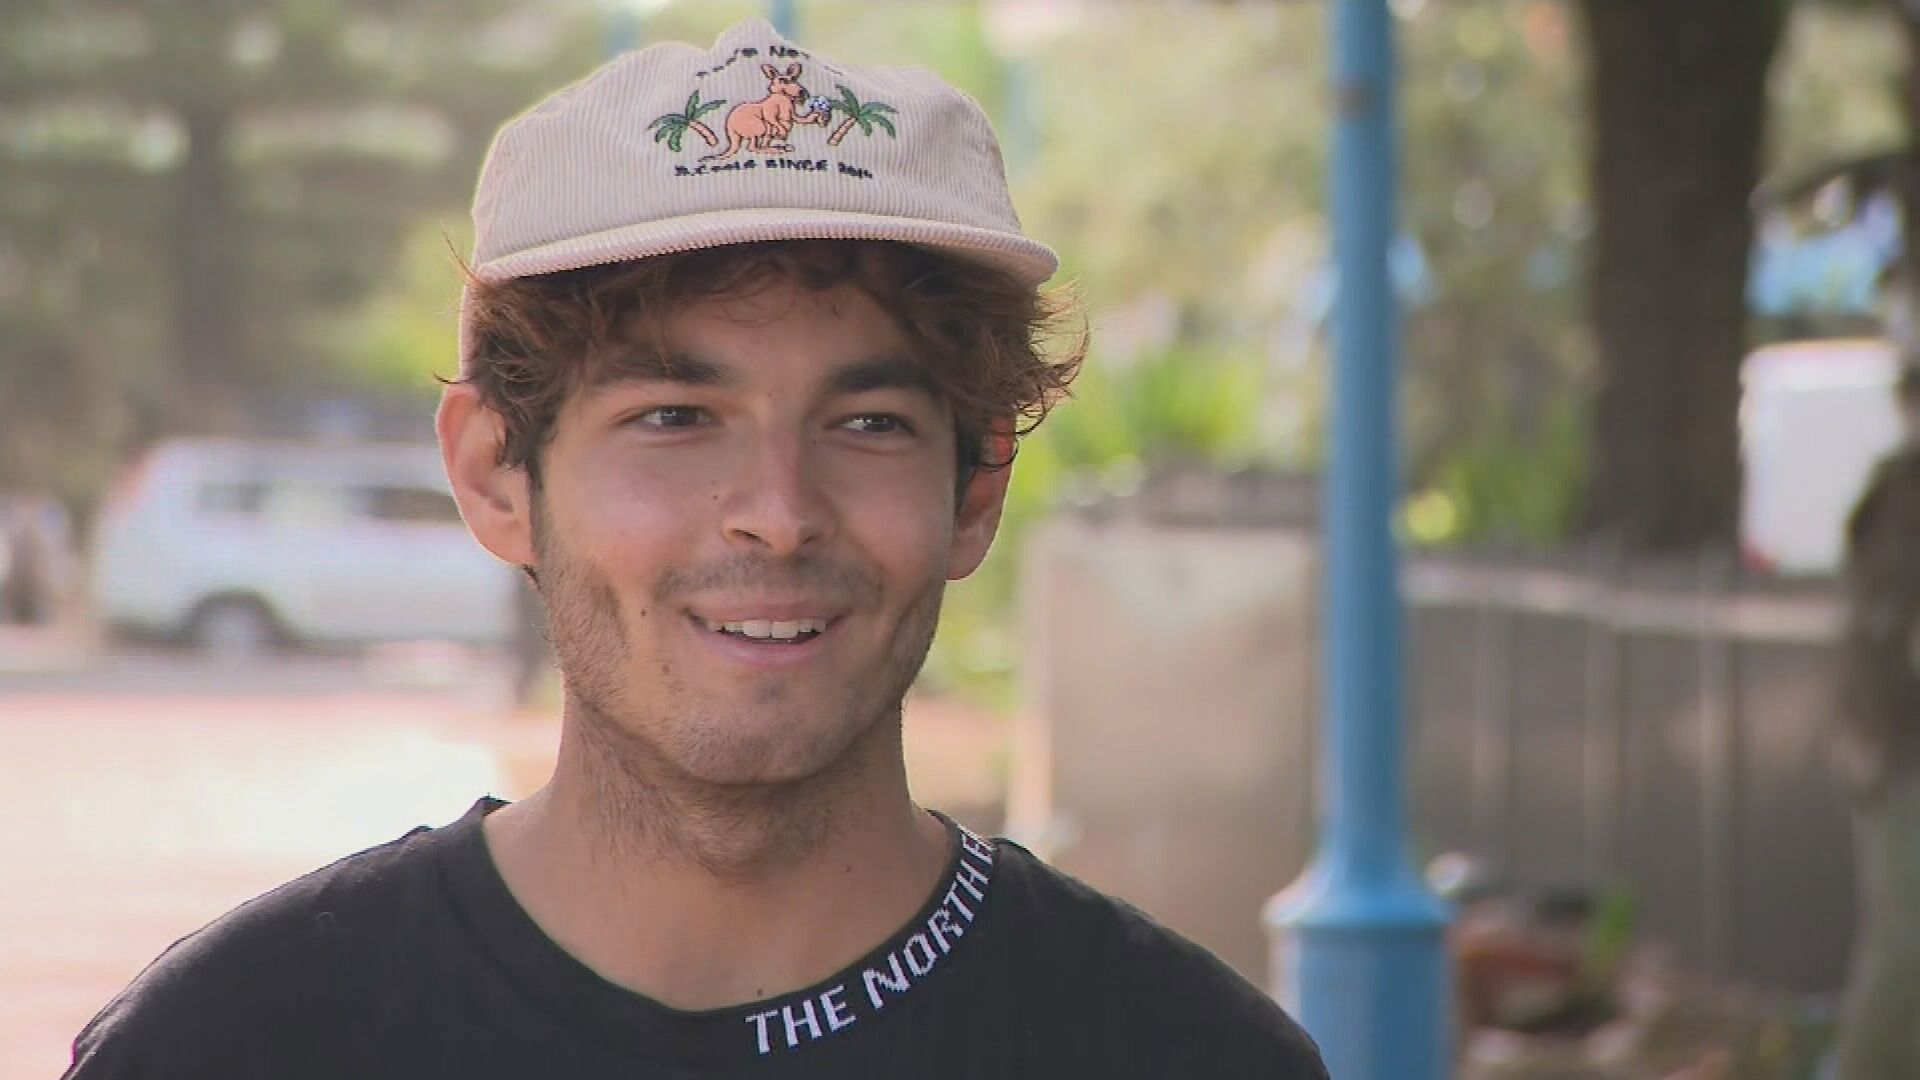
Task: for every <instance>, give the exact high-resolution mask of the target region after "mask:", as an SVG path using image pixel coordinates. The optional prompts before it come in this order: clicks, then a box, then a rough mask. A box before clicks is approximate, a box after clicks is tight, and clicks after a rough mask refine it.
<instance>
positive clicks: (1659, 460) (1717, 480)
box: [1580, 0, 1789, 550]
mask: <svg viewBox="0 0 1920 1080" xmlns="http://www.w3.org/2000/svg"><path fill="white" fill-rule="evenodd" d="M1788 4H1789V0H1701V2H1700V3H1696V4H1692V5H1689V6H1688V7H1687V9H1686V12H1685V14H1684V15H1683V16H1676V14H1675V11H1674V8H1673V7H1672V5H1670V4H1666V3H1663V2H1661V0H1582V3H1581V5H1580V9H1581V12H1582V14H1583V16H1584V21H1585V25H1586V33H1587V38H1588V44H1589V52H1590V55H1591V65H1592V75H1591V86H1592V89H1591V98H1592V111H1591V114H1590V115H1591V116H1592V124H1593V129H1592V143H1591V148H1592V149H1591V153H1590V157H1589V163H1590V168H1591V175H1592V185H1593V198H1594V205H1595V214H1596V220H1595V236H1594V263H1593V283H1592V317H1593V322H1594V327H1595V331H1596V334H1597V336H1598V342H1599V347H1600V357H1601V365H1600V371H1601V375H1600V385H1599V393H1598V400H1597V402H1596V406H1595V413H1594V417H1595V419H1594V438H1595V452H1594V454H1593V459H1592V462H1593V468H1592V479H1591V484H1592V486H1591V489H1590V492H1589V499H1590V501H1589V505H1588V509H1589V515H1590V519H1591V524H1592V525H1593V526H1594V527H1595V528H1596V529H1598V530H1601V531H1604V532H1607V533H1609V534H1611V535H1613V536H1614V537H1615V538H1616V539H1617V540H1619V541H1620V542H1621V543H1622V544H1624V545H1626V546H1628V547H1630V548H1634V549H1640V550H1662V549H1688V548H1694V547H1698V546H1700V545H1704V544H1709V543H1714V542H1729V541H1731V540H1732V539H1733V537H1734V532H1735V528H1736V524H1737V520H1738V512H1739V500H1740V469H1739V436H1738V427H1737V423H1736V417H1737V412H1738V407H1739V396H1740V395H1739V366H1740V359H1741V357H1742V355H1743V354H1744V352H1745V343H1746V304H1745V284H1746V272H1747V255H1748V249H1749V246H1750V244H1751V240H1752V231H1753V230H1752V218H1751V215H1750V213H1749V210H1748V205H1749V198H1750V196H1751V194H1752V192H1753V190H1754V188H1755V187H1756V185H1757V182H1758V179H1759V170H1760V163H1761V151H1762V135H1763V132H1764V128H1765V120H1766V104H1767V95H1766V85H1767V72H1768V69H1769V67H1770V65H1771V63H1772V60H1773V56H1774V52H1775V50H1776V48H1777V46H1778V44H1779V41H1780V38H1781V32H1782V29H1783V28H1784V26H1785V23H1786V17H1787V11H1788Z"/></svg>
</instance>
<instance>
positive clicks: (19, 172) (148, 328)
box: [0, 0, 600, 483]
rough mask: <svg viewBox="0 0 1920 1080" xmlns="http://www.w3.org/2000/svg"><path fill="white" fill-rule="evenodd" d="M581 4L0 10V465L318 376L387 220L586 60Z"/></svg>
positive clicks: (287, 3) (431, 192) (114, 437)
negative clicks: (18, 385)
mask: <svg viewBox="0 0 1920 1080" xmlns="http://www.w3.org/2000/svg"><path fill="white" fill-rule="evenodd" d="M587 14H590V9H586V8H584V7H578V6H575V7H561V8H558V9H539V8H534V7H531V6H528V5H521V4H515V3H512V2H510V0H472V2H467V3H461V4H449V3H444V2H439V0H377V2H376V0H343V2H338V3H314V2H312V0H276V2H272V3H265V4H240V3H234V2H229V0H222V2H219V3H211V4H186V5H181V4H167V5H136V6H132V7H129V6H127V5H124V4H118V3H113V2H111V0H61V2H58V3H55V2H54V0H19V2H15V3H9V4H6V5H0V173H4V175H5V176H6V182H5V183H4V184H0V384H6V383H10V382H13V381H16V380H22V379H26V380H29V381H31V382H33V383H34V384H35V386H36V395H35V396H16V395H6V394H0V432H4V433H5V435H4V437H5V439H6V446H5V450H6V452H5V453H0V471H4V472H6V473H10V474H12V475H11V477H10V478H11V479H13V480H14V481H16V482H37V483H45V482H48V481H49V480H50V479H51V478H50V477H49V476H48V475H47V465H46V464H45V462H44V460H42V459H43V458H44V457H45V456H47V455H53V456H58V455H60V454H63V453H72V454H78V455H83V456H84V455H87V454H94V453H100V452H102V449H103V444H104V445H105V447H107V448H110V449H108V450H107V451H106V452H108V453H111V452H112V450H116V449H119V446H118V445H117V444H118V443H120V442H121V441H122V440H123V439H124V438H127V437H129V436H139V435H145V434H150V433H152V432H153V431H155V430H187V431H193V430H221V429H227V430H236V429H245V428H247V427H249V426H250V420H249V416H250V414H251V413H252V412H253V411H254V410H255V409H256V408H257V407H258V404H259V401H260V400H261V397H262V392H263V391H268V390H272V389H274V388H278V387H286V386H301V385H305V384H307V383H308V381H309V379H310V378H311V377H314V376H316V375H319V376H320V377H322V378H324V377H325V376H324V368H325V364H326V361H327V360H328V359H329V350H328V343H329V338H330V336H331V335H332V334H333V333H334V329H335V326H336V324H337V322H338V321H339V320H340V319H341V318H343V317H344V316H345V315H346V314H347V313H349V312H351V311H352V310H353V309H354V308H355V306H356V305H358V304H360V303H361V302H363V301H364V300H365V299H366V298H367V297H368V296H369V295H370V294H371V293H372V292H373V291H374V290H375V289H376V288H377V287H378V286H379V285H380V284H381V283H382V282H383V281H385V280H386V278H387V276H388V273H389V269H390V267H391V265H392V264H393V263H394V262H395V261H396V259H397V258H398V257H399V255H400V253H401V248H402V244H403V243H404V241H405V238H406V236H407V235H408V231H409V226H410V225H411V224H412V223H413V222H414V221H415V220H417V219H418V218H420V217H421V216H422V215H423V214H426V213H430V212H434V211H444V210H447V209H450V208H457V207H459V206H460V205H461V204H463V203H464V201H465V199H466V196H467V193H468V192H469V191H470V190H471V187H472V183H473V176H474V172H475V169H476V168H477V165H478V161H479V157H480V154H481V152H482V151H483V150H484V148H485V145H486V142H487V140H488V139H489V137H490V136H491V134H492V132H493V130H494V128H495V127H496V126H497V125H498V124H499V123H500V122H501V121H502V120H503V119H505V118H506V117H507V116H508V115H509V114H510V113H511V112H513V111H515V110H517V109H519V108H521V107H523V106H524V105H525V104H526V103H527V102H528V101H531V100H533V99H534V98H535V97H536V96H537V95H538V93H539V92H541V91H544V90H547V89H550V88H551V87H552V86H554V85H555V84H557V83H558V82H561V81H564V80H565V79H567V78H570V77H573V76H575V75H577V74H578V73H581V72H583V71H585V70H587V68H588V67H590V66H591V64H592V63H593V62H594V61H595V60H597V59H598V52H599V48H600V42H599V39H598V34H599V30H598V28H597V26H596V25H595V23H594V21H593V20H592V19H590V18H584V17H583V16H584V15H587ZM48 357H57V360H52V361H50V360H49V359H47V358H48ZM103 386H104V387H107V388H109V392H108V393H106V394H102V393H100V392H99V390H100V388H101V387H103ZM115 390H117V391H118V393H117V394H116V393H113V392H112V391H115ZM50 400H57V409H56V411H53V412H51V413H49V412H48V411H47V403H48V401H50ZM27 432H34V433H37V434H36V435H35V436H34V437H33V438H31V439H29V438H26V437H23V433H27ZM40 436H45V439H44V441H43V440H42V439H41V438H40ZM23 443H31V444H32V449H33V450H34V451H36V452H35V453H19V452H18V448H19V444H23Z"/></svg>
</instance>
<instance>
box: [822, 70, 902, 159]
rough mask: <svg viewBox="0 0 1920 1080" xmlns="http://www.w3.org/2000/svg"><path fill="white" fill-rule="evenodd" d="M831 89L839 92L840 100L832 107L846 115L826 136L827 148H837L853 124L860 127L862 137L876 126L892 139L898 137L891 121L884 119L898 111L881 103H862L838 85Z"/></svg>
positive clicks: (849, 91) (871, 132)
mask: <svg viewBox="0 0 1920 1080" xmlns="http://www.w3.org/2000/svg"><path fill="white" fill-rule="evenodd" d="M833 88H834V89H835V90H838V91H840V100H839V101H836V102H834V103H833V107H834V108H836V109H839V110H840V111H842V112H844V113H846V114H847V118H846V119H845V120H842V121H840V126H839V127H837V128H834V129H833V134H831V135H829V136H827V145H828V146H839V145H840V140H842V139H844V138H846V137H847V133H848V132H849V131H852V130H853V125H855V124H859V125H860V133H861V134H862V135H872V134H873V129H874V128H875V127H876V126H877V127H883V128H885V129H887V134H888V136H890V137H892V138H896V139H897V138H899V137H900V134H899V132H896V131H895V130H893V121H891V120H889V119H887V117H886V114H887V113H890V112H897V111H898V110H896V109H895V108H894V107H893V106H891V105H888V104H887V103H885V102H882V101H864V102H863V101H861V100H860V99H859V98H857V97H854V96H853V91H851V90H849V89H847V88H846V87H845V86H843V85H841V84H840V83H834V84H833Z"/></svg>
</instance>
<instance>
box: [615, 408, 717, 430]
mask: <svg viewBox="0 0 1920 1080" xmlns="http://www.w3.org/2000/svg"><path fill="white" fill-rule="evenodd" d="M705 418H706V412H705V411H704V410H702V409H700V408H697V407H695V406H692V405H661V406H659V407H658V408H653V409H648V410H647V411H646V412H643V413H639V414H638V415H636V416H634V418H633V422H634V423H637V424H639V425H640V426H641V427H650V428H662V429H677V428H690V427H694V426H696V425H698V424H699V423H700V422H701V421H702V420H703V419H705Z"/></svg>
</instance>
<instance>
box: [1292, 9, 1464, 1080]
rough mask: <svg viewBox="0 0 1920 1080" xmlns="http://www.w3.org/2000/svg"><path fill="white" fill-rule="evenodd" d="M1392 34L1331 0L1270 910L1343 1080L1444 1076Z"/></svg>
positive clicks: (1443, 969) (1446, 1012)
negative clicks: (1294, 639)
mask: <svg viewBox="0 0 1920 1080" xmlns="http://www.w3.org/2000/svg"><path fill="white" fill-rule="evenodd" d="M1392 35H1393V29H1392V20H1391V16H1390V15H1389V14H1388V11H1387V3H1386V0H1336V3H1335V4H1334V23H1333V57H1334V91H1335V93H1334V96H1335V101H1336V108H1337V109H1338V116H1337V117H1336V123H1335V130H1334V146H1333V168H1332V173H1331V176H1330V178H1329V179H1330V182H1331V192H1330V198H1331V202H1332V211H1333V247H1334V261H1335V263H1336V268H1337V274H1338V281H1339V292H1338V296H1337V297H1336V299H1335V304H1334V313H1333V335H1334V358H1335V359H1334V363H1335V371H1334V379H1333V403H1332V407H1333V423H1332V430H1331V445H1330V451H1331V452H1330V455H1329V457H1330V461H1329V464H1328V470H1327V477H1326V491H1325V496H1324V514H1323V517H1324V521H1325V525H1324V532H1323V552H1324V555H1323V557H1324V560H1325V567H1326V570H1325V574H1326V578H1325V595H1326V615H1325V620H1326V621H1325V625H1324V635H1325V647H1324V650H1323V653H1324V665H1325V673H1326V679H1325V686H1326V688H1327V693H1326V702H1325V720H1324V723H1323V729H1324V732H1325V734H1324V737H1323V738H1322V740H1321V741H1322V746H1323V758H1322V761H1321V778H1322V784H1321V789H1322V792H1323V798H1322V805H1321V823H1320V829H1321V831H1320V846H1319V850H1318V852H1317V853H1316V856H1315V860H1314V864H1313V865H1312V866H1311V867H1310V868H1309V869H1308V870H1307V872H1306V873H1305V874H1304V875H1303V876H1302V877H1301V879H1300V880H1299V881H1297V882H1295V883H1294V884H1293V885H1292V886H1290V887H1289V888H1288V889H1287V890H1286V891H1285V892H1282V893H1281V894H1280V895H1278V896H1276V897H1274V898H1273V900H1272V902H1270V903H1269V904H1268V907H1267V913H1266V919H1267V924H1268V929H1269V932H1270V933H1271V934H1272V940H1273V959H1274V964H1273V980H1274V985H1275V992H1276V995H1277V996H1278V997H1279V998H1280V999H1281V1001H1282V1002H1283V1003H1285V1004H1286V1005H1287V1006H1288V1007H1289V1008H1290V1009H1291V1010H1292V1011H1293V1013H1294V1015H1295V1016H1296V1017H1297V1018H1299V1020H1300V1022H1301V1023H1302V1024H1303V1025H1304V1026H1305V1027H1306V1029H1307V1031H1308V1032H1309V1033H1310V1034H1311V1035H1313V1037H1314V1038H1315V1040H1317V1041H1318V1042H1319V1043H1320V1048H1321V1051H1322V1052H1323V1053H1324V1054H1325V1056H1326V1061H1327V1067H1328V1069H1329V1071H1330V1072H1331V1073H1332V1074H1333V1075H1334V1076H1336V1077H1338V1078H1339V1080H1442V1078H1444V1077H1445V1076H1447V1075H1448V1073H1449V1072H1450V1071H1451V1056H1452V1033H1453V1032H1452V1029H1453V1017H1452V1010H1451V1000H1452V995H1451V993H1450V977H1449V972H1448V967H1449V965H1448V963H1447V956H1446V943H1445V931H1446V925H1447V920H1448V915H1447V910H1446V908H1445V906H1444V905H1443V904H1441V902H1440V901H1439V900H1437V899H1436V898H1435V897H1434V896H1433V895H1432V894H1431V893H1430V892H1428V891H1427V889H1426V887H1425V885H1424V884H1423V883H1422V881H1421V879H1420V875H1419V873H1418V872H1417V871H1416V870H1415V869H1414V865H1413V860H1412V858H1411V854H1410V844H1409V843H1408V838H1407V834H1406V817H1407V813H1406V805H1407V800H1406V770H1405V759H1406V745H1405V739H1404V735H1403V732H1402V723H1401V718H1402V715H1403V712H1404V708H1405V706H1404V701H1403V696H1404V695H1403V693H1402V666H1403V659H1402V656H1403V647H1402V641H1401V637H1402V626H1401V618H1402V612H1401V605H1400V593H1399V565H1398V557H1397V552H1396V549H1395V544H1394V537H1393V524H1392V521H1393V512H1394V506H1395V503H1396V501H1397V497H1398V492H1399V478H1398V476H1397V471H1398V469H1397V464H1398V462H1397V459H1398V452H1397V439H1396V432H1395V416H1396V408H1395V404H1396V394H1397V380H1396V370H1395V369H1396V366H1397V357H1398V353H1399V336H1400V325H1399V318H1398V313H1397V310H1396V306H1395V299H1394V294H1393V284H1392V280H1391V276H1390V274H1389V270H1388V256H1387V253H1388V247H1389V244H1390V243H1391V241H1392V238H1393V235H1394V195H1395V189H1396V185H1397V162H1396V155H1395V145H1394V140H1395V121H1396V116H1395V114H1396V109H1395V101H1394V95H1395V80H1394V64H1395V60H1394V49H1393V36H1392Z"/></svg>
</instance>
